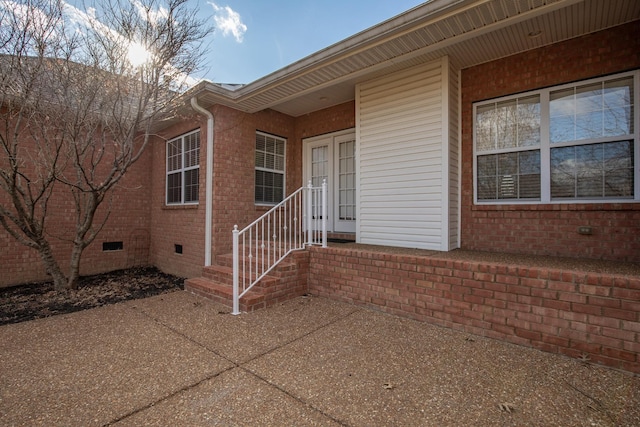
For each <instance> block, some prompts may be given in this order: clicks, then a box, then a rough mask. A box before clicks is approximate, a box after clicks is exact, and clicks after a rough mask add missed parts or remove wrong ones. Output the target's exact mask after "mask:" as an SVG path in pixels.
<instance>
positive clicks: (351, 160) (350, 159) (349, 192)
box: [338, 141, 356, 221]
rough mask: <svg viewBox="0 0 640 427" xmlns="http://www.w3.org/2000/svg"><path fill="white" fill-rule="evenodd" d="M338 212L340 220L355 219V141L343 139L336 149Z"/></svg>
mask: <svg viewBox="0 0 640 427" xmlns="http://www.w3.org/2000/svg"><path fill="white" fill-rule="evenodd" d="M338 154H339V157H338V164H339V170H338V183H339V188H338V195H339V196H338V212H339V219H341V220H347V221H349V220H355V219H356V205H355V200H356V188H355V169H356V168H355V141H345V142H341V143H340V144H339V149H338Z"/></svg>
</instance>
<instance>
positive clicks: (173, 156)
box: [167, 139, 182, 172]
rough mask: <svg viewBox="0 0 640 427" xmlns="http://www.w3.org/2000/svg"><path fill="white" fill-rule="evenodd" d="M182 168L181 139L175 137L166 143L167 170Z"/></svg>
mask: <svg viewBox="0 0 640 427" xmlns="http://www.w3.org/2000/svg"><path fill="white" fill-rule="evenodd" d="M180 168H182V140H180V139H176V140H173V141H169V142H168V143H167V171H169V172H171V171H175V170H178V169H180Z"/></svg>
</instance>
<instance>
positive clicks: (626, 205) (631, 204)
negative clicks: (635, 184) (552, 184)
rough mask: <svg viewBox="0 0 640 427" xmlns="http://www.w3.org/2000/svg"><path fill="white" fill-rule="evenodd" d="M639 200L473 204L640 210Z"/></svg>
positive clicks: (495, 208)
mask: <svg viewBox="0 0 640 427" xmlns="http://www.w3.org/2000/svg"><path fill="white" fill-rule="evenodd" d="M639 209H640V202H639V201H638V200H628V201H620V200H618V201H615V202H613V201H611V202H558V203H492V204H488V203H487V204H484V203H482V204H477V203H474V204H473V205H472V206H471V210H474V211H629V210H639Z"/></svg>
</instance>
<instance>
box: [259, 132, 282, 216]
mask: <svg viewBox="0 0 640 427" xmlns="http://www.w3.org/2000/svg"><path fill="white" fill-rule="evenodd" d="M256 135H263V136H265V137H269V138H275V139H279V140H282V141H283V142H284V168H283V169H282V171H279V170H276V169H268V168H263V167H258V166H256V165H255V163H254V166H253V173H254V181H253V185H254V186H255V184H256V182H255V171H257V170H259V171H265V172H272V173H282V200H284V199H285V198H286V197H287V138H283V137H281V136H277V135H274V134H271V133H267V132H261V131H259V130H257V131H256ZM255 152H256V147H255V141H254V144H253V153H254V161H255ZM253 201H254V203H255V205H256V206H276V205H277V204H279V203H280V202H278V203H268V202H258V201H256V199H255V192H254V196H253Z"/></svg>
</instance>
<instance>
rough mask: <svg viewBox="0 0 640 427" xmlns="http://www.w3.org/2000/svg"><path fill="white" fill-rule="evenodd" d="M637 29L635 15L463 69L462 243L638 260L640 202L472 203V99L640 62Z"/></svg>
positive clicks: (471, 246)
mask: <svg viewBox="0 0 640 427" xmlns="http://www.w3.org/2000/svg"><path fill="white" fill-rule="evenodd" d="M638 34H640V21H634V22H632V23H629V24H626V25H622V26H619V27H615V28H613V29H610V30H604V31H600V32H598V33H594V34H591V35H587V36H583V37H579V38H576V39H572V40H569V41H566V42H563V43H557V44H555V45H552V46H547V47H543V48H540V49H535V50H531V51H528V52H524V53H522V54H519V55H514V56H510V57H508V58H503V59H499V60H496V61H492V62H489V63H485V64H482V65H478V66H475V67H471V68H468V69H465V70H463V71H462V76H461V77H462V78H461V91H462V104H461V107H462V112H461V113H462V171H463V172H462V203H461V207H462V212H461V215H462V218H461V219H462V229H461V247H462V248H463V249H476V250H485V251H495V252H511V253H525V254H538V255H552V256H570V257H583V258H594V259H608V260H618V261H634V262H640V204H638V203H602V204H580V203H577V204H547V205H535V204H532V205H493V206H487V205H484V206H476V205H474V204H473V140H472V135H473V116H472V103H473V102H475V101H480V100H485V99H491V98H496V97H500V96H505V95H510V94H515V93H519V92H525V91H529V90H535V89H539V88H543V87H549V86H554V85H559V84H563V83H568V82H572V81H578V80H584V79H588V78H593V77H597V76H602V75H607V74H613V73H617V72H622V71H627V70H632V69H637V68H640V37H638ZM636 114H637V112H636ZM636 185H639V183H636ZM580 226H590V227H592V229H593V235H590V236H585V235H580V234H578V232H577V230H578V227H580Z"/></svg>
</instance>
